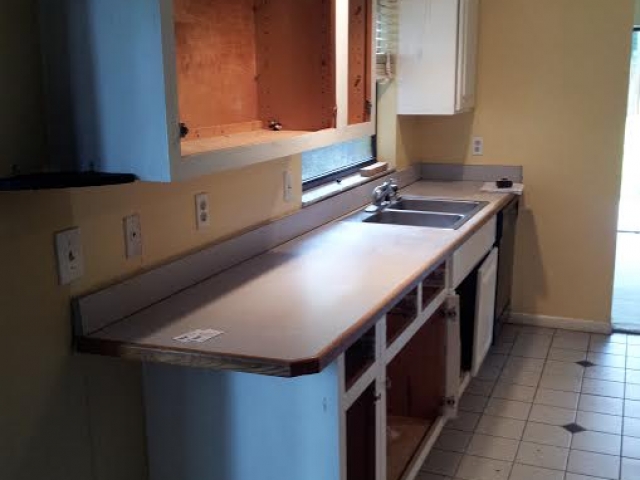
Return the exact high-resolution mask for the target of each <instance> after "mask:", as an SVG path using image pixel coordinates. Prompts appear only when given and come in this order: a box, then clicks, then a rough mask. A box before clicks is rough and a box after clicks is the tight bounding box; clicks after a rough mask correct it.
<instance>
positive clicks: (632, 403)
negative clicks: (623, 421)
mask: <svg viewBox="0 0 640 480" xmlns="http://www.w3.org/2000/svg"><path fill="white" fill-rule="evenodd" d="M624 416H625V417H633V418H640V401H638V400H625V401H624Z"/></svg>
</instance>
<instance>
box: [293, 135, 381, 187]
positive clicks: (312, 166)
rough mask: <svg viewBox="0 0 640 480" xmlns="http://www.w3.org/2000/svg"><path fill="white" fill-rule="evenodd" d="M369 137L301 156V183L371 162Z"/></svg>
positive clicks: (371, 154)
mask: <svg viewBox="0 0 640 480" xmlns="http://www.w3.org/2000/svg"><path fill="white" fill-rule="evenodd" d="M373 156H374V155H373V142H372V138H371V137H365V138H359V139H357V140H351V141H348V142H344V143H338V144H336V145H330V146H328V147H324V148H319V149H317V150H311V151H308V152H305V153H303V154H302V183H307V182H310V181H313V180H317V179H322V178H323V177H329V176H331V175H332V174H339V173H341V172H346V171H348V170H349V169H351V168H355V167H358V166H360V165H362V164H365V163H367V162H372V161H373Z"/></svg>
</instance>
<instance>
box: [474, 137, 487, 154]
mask: <svg viewBox="0 0 640 480" xmlns="http://www.w3.org/2000/svg"><path fill="white" fill-rule="evenodd" d="M473 154H474V155H475V156H482V155H484V138H482V137H473Z"/></svg>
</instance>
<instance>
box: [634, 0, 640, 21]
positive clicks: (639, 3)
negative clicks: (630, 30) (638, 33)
mask: <svg viewBox="0 0 640 480" xmlns="http://www.w3.org/2000/svg"><path fill="white" fill-rule="evenodd" d="M635 24H636V26H640V0H636V20H635Z"/></svg>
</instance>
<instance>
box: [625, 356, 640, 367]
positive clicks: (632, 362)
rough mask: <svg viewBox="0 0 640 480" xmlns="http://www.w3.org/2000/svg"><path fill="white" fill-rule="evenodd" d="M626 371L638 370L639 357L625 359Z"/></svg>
mask: <svg viewBox="0 0 640 480" xmlns="http://www.w3.org/2000/svg"><path fill="white" fill-rule="evenodd" d="M627 369H628V370H640V358H639V357H627Z"/></svg>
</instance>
